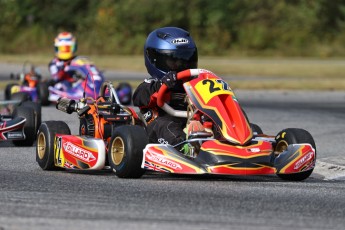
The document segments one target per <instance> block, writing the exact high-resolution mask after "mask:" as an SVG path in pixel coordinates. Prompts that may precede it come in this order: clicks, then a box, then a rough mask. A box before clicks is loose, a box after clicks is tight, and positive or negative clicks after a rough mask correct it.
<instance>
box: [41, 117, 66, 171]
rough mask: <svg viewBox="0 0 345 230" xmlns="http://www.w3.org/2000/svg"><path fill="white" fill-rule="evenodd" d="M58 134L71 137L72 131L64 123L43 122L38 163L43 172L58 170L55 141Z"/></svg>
mask: <svg viewBox="0 0 345 230" xmlns="http://www.w3.org/2000/svg"><path fill="white" fill-rule="evenodd" d="M57 133H59V134H67V135H69V134H71V131H70V129H69V127H68V125H67V124H66V123H65V122H63V121H46V122H43V123H42V124H41V126H40V128H39V130H38V135H37V146H36V161H37V163H38V165H39V166H40V167H41V168H42V169H43V170H54V169H57V168H58V167H57V166H55V163H54V141H55V135H56V134H57Z"/></svg>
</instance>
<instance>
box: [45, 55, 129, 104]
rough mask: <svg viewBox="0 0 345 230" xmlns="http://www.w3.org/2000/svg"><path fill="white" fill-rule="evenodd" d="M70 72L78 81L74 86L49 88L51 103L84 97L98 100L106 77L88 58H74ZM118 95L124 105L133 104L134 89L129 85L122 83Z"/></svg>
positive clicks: (117, 89)
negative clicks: (62, 98) (61, 98)
mask: <svg viewBox="0 0 345 230" xmlns="http://www.w3.org/2000/svg"><path fill="white" fill-rule="evenodd" d="M68 72H71V74H72V75H73V78H74V79H76V81H75V82H73V83H72V84H71V83H70V82H67V81H62V82H59V83H57V84H55V85H54V86H49V88H48V89H49V101H51V102H56V101H57V100H58V99H59V98H60V97H66V98H70V99H73V100H78V99H80V98H83V97H92V98H94V99H96V98H97V96H98V95H99V91H100V88H101V85H102V84H103V82H104V76H103V73H102V72H101V71H99V70H98V69H97V68H96V66H95V65H94V64H93V63H92V62H91V61H90V60H89V59H88V58H87V57H82V56H78V57H76V58H74V59H73V60H72V61H71V64H70V65H69V66H68ZM116 93H117V95H118V99H119V101H120V102H121V103H122V104H130V103H131V100H132V89H131V86H130V85H129V84H127V83H120V84H119V86H118V87H117V88H116Z"/></svg>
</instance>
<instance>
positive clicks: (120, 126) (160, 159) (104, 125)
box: [36, 69, 316, 181]
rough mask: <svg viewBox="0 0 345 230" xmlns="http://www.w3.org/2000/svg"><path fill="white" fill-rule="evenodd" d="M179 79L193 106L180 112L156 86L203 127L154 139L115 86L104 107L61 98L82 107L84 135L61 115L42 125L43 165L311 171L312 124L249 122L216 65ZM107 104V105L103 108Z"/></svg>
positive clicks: (132, 171)
mask: <svg viewBox="0 0 345 230" xmlns="http://www.w3.org/2000/svg"><path fill="white" fill-rule="evenodd" d="M177 78H178V79H179V80H182V81H184V82H185V83H184V84H183V86H184V89H185V91H186V94H187V96H186V100H187V102H188V109H187V111H176V110H174V109H173V108H171V107H170V106H169V105H168V104H167V103H166V100H168V98H169V96H168V91H167V87H166V86H165V85H163V86H162V87H161V88H160V90H159V92H158V96H157V104H158V106H160V107H161V108H162V109H163V110H164V111H166V112H167V113H168V114H170V115H172V116H177V117H182V118H186V120H187V125H188V124H189V123H191V122H192V121H198V122H200V123H201V124H202V125H203V126H204V127H205V130H204V131H202V132H194V133H193V132H192V133H189V134H188V136H187V139H186V140H185V141H183V142H181V143H179V144H177V145H175V146H172V145H169V144H156V143H148V137H147V135H146V132H145V124H146V123H145V120H144V119H143V118H142V116H140V114H139V113H136V112H135V111H134V109H131V108H128V107H124V106H121V105H120V104H119V103H118V102H119V101H118V100H114V96H113V95H115V93H114V90H110V92H113V93H112V94H111V96H110V97H105V93H104V92H106V90H104V92H103V93H101V95H100V99H101V100H105V101H106V102H107V103H108V104H107V103H106V104H105V105H103V104H99V102H96V104H95V105H97V104H98V106H95V105H94V106H90V105H87V104H85V102H82V101H80V102H79V103H76V102H75V101H69V100H67V99H61V100H60V102H58V105H57V106H58V108H59V109H60V110H62V111H65V112H68V113H71V112H73V111H76V112H77V113H78V116H79V117H80V118H81V120H80V130H79V134H80V135H79V136H75V135H70V131H69V128H68V126H67V125H66V124H65V123H64V122H62V121H50V122H45V123H43V124H42V125H41V127H40V129H39V132H38V141H37V154H36V159H37V161H38V164H39V165H40V166H41V168H43V169H45V170H48V169H54V168H56V167H62V168H74V169H91V170H92V169H95V170H97V169H103V168H104V167H105V166H110V168H111V169H113V171H114V172H115V174H116V175H117V176H118V177H121V178H138V177H141V176H142V175H143V174H144V172H145V171H146V170H152V171H157V172H163V173H174V174H213V175H264V174H276V175H278V176H279V177H280V178H282V179H285V180H293V181H300V180H304V179H306V178H308V177H309V176H310V175H311V173H312V171H313V169H314V167H315V161H316V146H315V142H314V140H313V137H312V136H311V134H310V133H309V132H308V131H306V130H303V129H297V128H288V129H284V130H282V131H281V132H279V133H278V134H277V135H276V136H269V135H266V134H263V132H262V130H261V128H260V127H259V126H258V125H256V124H251V123H249V121H248V118H247V117H246V115H245V113H244V112H243V110H242V108H241V106H240V105H239V103H238V101H237V99H236V96H235V94H234V92H233V91H232V90H231V88H230V87H229V85H228V84H227V83H226V82H225V81H223V80H222V79H221V78H219V77H218V76H216V75H215V74H213V73H212V72H210V71H208V70H203V69H191V70H186V71H183V72H180V73H178V75H177ZM109 98H112V99H110V100H109ZM100 106H101V107H100ZM109 106H110V108H112V109H111V110H108V108H109ZM103 108H107V110H106V111H104V110H103V111H102V109H103ZM85 111H87V112H85ZM92 111H95V112H92ZM92 113H93V114H96V115H92ZM124 118H125V119H124ZM186 144H188V145H191V146H193V147H194V148H195V151H194V152H193V154H185V153H184V152H183V151H182V147H183V146H185V145H186Z"/></svg>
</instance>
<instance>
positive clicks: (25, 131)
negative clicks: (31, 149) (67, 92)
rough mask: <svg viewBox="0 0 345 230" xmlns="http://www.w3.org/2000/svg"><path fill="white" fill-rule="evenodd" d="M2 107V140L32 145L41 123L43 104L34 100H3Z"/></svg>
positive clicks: (0, 105)
mask: <svg viewBox="0 0 345 230" xmlns="http://www.w3.org/2000/svg"><path fill="white" fill-rule="evenodd" d="M0 107H1V112H0V141H12V143H13V144H14V145H16V146H32V145H33V143H34V142H35V140H36V132H37V130H38V127H39V126H40V125H41V106H40V105H39V104H37V103H35V102H32V101H24V102H21V101H2V102H0Z"/></svg>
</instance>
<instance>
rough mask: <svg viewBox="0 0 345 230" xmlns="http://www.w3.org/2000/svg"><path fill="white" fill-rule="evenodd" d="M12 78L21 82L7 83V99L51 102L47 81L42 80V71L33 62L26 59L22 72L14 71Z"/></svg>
mask: <svg viewBox="0 0 345 230" xmlns="http://www.w3.org/2000/svg"><path fill="white" fill-rule="evenodd" d="M10 78H11V79H15V80H19V82H18V83H10V84H8V85H6V88H5V92H4V93H5V95H4V96H5V100H18V101H25V100H31V101H34V102H38V103H41V104H42V105H47V104H49V103H48V96H49V91H48V87H47V83H46V81H43V80H42V75H41V73H40V71H39V70H38V68H36V67H35V66H34V65H33V64H32V63H30V62H28V61H25V62H24V64H23V70H22V72H21V73H20V74H13V73H12V74H11V76H10Z"/></svg>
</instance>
